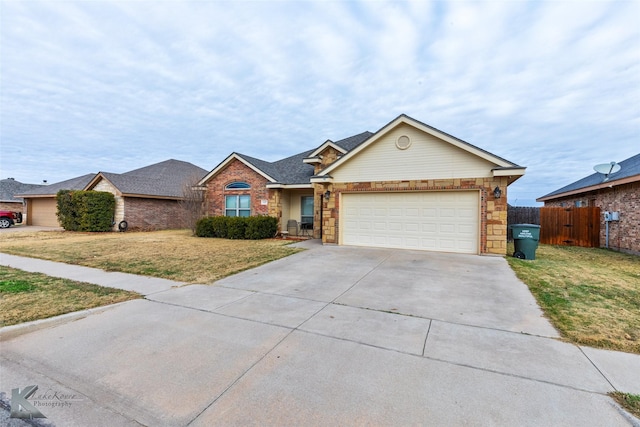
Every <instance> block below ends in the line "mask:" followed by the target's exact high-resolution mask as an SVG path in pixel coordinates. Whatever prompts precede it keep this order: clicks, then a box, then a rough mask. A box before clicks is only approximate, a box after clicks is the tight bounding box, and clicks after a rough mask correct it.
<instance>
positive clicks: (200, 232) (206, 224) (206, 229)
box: [196, 216, 215, 237]
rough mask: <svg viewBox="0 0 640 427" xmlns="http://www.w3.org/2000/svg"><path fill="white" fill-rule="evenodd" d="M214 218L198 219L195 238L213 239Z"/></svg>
mask: <svg viewBox="0 0 640 427" xmlns="http://www.w3.org/2000/svg"><path fill="white" fill-rule="evenodd" d="M214 218H215V217H213V216H209V217H205V218H200V219H199V220H198V222H196V236H198V237H215V234H214V232H213V219H214Z"/></svg>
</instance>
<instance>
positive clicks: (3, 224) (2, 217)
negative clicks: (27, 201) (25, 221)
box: [0, 211, 22, 228]
mask: <svg viewBox="0 0 640 427" xmlns="http://www.w3.org/2000/svg"><path fill="white" fill-rule="evenodd" d="M21 222H22V212H11V211H0V228H9V227H11V226H12V225H14V224H16V223H18V224H20V223H21Z"/></svg>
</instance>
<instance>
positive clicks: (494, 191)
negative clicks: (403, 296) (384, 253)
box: [199, 115, 525, 255]
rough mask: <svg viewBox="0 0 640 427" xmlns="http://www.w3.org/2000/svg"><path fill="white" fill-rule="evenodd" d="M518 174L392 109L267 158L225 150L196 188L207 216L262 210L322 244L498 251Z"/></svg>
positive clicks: (502, 161)
mask: <svg viewBox="0 0 640 427" xmlns="http://www.w3.org/2000/svg"><path fill="white" fill-rule="evenodd" d="M524 170H525V168H524V167H522V166H518V165H517V164H515V163H512V162H509V161H507V160H505V159H503V158H500V157H498V156H495V155H493V154H491V153H489V152H487V151H484V150H482V149H480V148H478V147H475V146H473V145H471V144H469V143H467V142H464V141H462V140H460V139H458V138H455V137H453V136H451V135H449V134H446V133H444V132H442V131H440V130H437V129H435V128H433V127H431V126H428V125H426V124H424V123H421V122H419V121H417V120H415V119H412V118H411V117H408V116H406V115H400V116H399V117H397V118H396V119H394V120H393V121H391V122H390V123H388V124H387V125H385V126H384V127H382V128H381V129H380V130H379V131H377V132H375V133H371V132H363V133H360V134H358V135H354V136H352V137H349V138H345V139H342V140H339V141H335V142H334V141H331V140H328V141H326V142H324V143H323V144H321V145H320V146H319V147H317V148H315V149H311V150H308V151H305V152H303V153H300V154H297V155H295V156H292V157H288V158H286V159H282V160H279V161H276V162H266V161H263V160H259V159H256V158H253V157H249V156H246V155H243V154H238V153H232V154H231V155H229V157H227V158H226V159H225V160H224V161H222V162H221V163H220V164H219V165H218V166H216V167H215V168H214V169H213V170H212V171H211V172H210V173H208V174H207V175H206V176H205V177H204V178H203V179H202V180H201V181H200V183H199V186H201V187H202V188H203V189H204V190H205V207H206V211H207V213H208V214H210V215H231V216H249V215H260V214H267V215H271V216H274V217H276V218H278V219H279V221H280V229H281V230H287V225H288V224H289V221H295V222H296V223H298V224H299V225H303V224H304V225H306V227H308V228H309V229H310V230H309V231H310V232H311V233H312V235H313V237H315V238H321V239H322V241H323V243H330V244H345V245H359V246H378V247H390V248H407V249H421V250H433V251H444V252H462V253H474V254H477V253H491V254H500V255H504V254H506V235H507V186H508V185H509V184H511V183H512V182H514V181H515V180H517V179H518V178H520V177H521V176H522V175H524Z"/></svg>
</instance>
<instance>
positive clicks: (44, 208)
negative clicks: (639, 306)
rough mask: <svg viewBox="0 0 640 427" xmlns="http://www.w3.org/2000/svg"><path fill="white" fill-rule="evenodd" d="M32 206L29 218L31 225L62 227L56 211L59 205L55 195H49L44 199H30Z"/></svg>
mask: <svg viewBox="0 0 640 427" xmlns="http://www.w3.org/2000/svg"><path fill="white" fill-rule="evenodd" d="M29 203H31V207H30V209H29V211H28V212H29V215H30V216H31V218H29V219H28V221H29V224H30V225H42V226H47V227H60V224H59V223H58V217H57V216H56V212H57V210H58V205H57V202H56V199H55V197H47V198H43V199H36V198H33V199H31V200H30V201H29Z"/></svg>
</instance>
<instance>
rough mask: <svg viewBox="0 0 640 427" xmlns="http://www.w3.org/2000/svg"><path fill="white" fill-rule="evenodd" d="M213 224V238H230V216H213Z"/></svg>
mask: <svg viewBox="0 0 640 427" xmlns="http://www.w3.org/2000/svg"><path fill="white" fill-rule="evenodd" d="M211 223H212V224H213V236H211V237H219V238H221V239H227V238H228V229H229V217H228V216H213V217H211Z"/></svg>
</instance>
